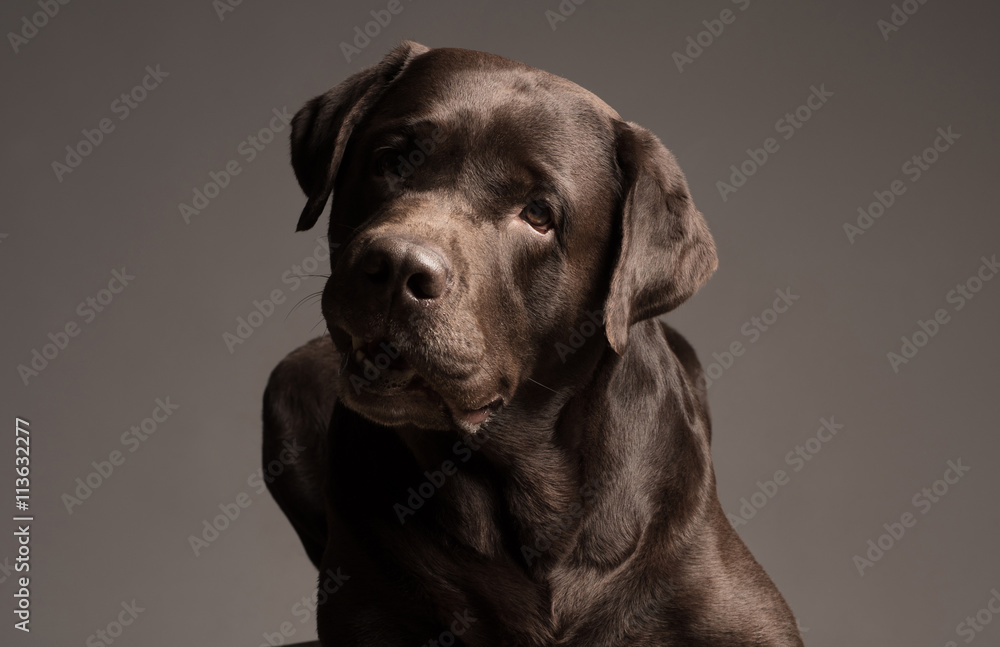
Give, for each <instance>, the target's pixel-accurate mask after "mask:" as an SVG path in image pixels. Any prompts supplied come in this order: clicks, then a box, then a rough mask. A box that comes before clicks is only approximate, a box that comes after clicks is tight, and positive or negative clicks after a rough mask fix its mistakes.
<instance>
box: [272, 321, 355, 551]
mask: <svg viewBox="0 0 1000 647" xmlns="http://www.w3.org/2000/svg"><path fill="white" fill-rule="evenodd" d="M339 362H340V356H339V355H338V353H337V351H336V350H335V348H334V346H333V342H332V341H331V339H330V337H328V336H324V337H319V338H317V339H313V340H312V341H310V342H308V343H306V344H304V345H302V346H300V347H299V348H297V349H295V350H294V351H292V352H291V353H289V354H288V355H287V356H286V357H285V358H284V359H283V360H281V362H279V363H278V365H277V366H276V367H275V368H274V370H273V371H271V377H270V378H269V379H268V382H267V388H265V390H264V403H263V404H264V410H263V423H264V425H263V426H264V442H263V452H262V455H263V470H264V472H266V475H267V476H266V477H265V482H266V484H267V488H268V490H269V491H270V492H271V495H272V496H273V497H274V499H275V501H276V502H277V503H278V506H279V507H280V508H281V509H282V511H283V512H284V513H285V515H286V516H287V517H288V518H289V520H291V522H292V526H293V527H294V528H295V530H296V532H297V533H298V534H299V538H300V539H301V540H302V544H303V545H304V546H305V549H306V553H307V554H308V555H309V558H310V560H312V562H313V564H315V565H316V567H317V568H318V567H319V565H320V562H321V560H322V556H323V550H324V548H325V546H326V541H327V537H326V520H325V517H324V508H325V503H324V499H323V488H322V485H323V482H324V479H325V473H326V468H325V465H326V451H327V434H328V430H329V426H330V418H331V416H332V415H333V407H334V405H335V404H336V402H337V394H336V390H335V384H336V379H335V378H336V375H337V369H338V367H339V365H340V364H339Z"/></svg>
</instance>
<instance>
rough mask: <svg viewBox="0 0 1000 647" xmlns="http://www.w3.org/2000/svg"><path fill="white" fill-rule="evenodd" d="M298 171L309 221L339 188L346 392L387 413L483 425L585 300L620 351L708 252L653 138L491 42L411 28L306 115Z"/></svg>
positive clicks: (533, 371) (303, 221)
mask: <svg viewBox="0 0 1000 647" xmlns="http://www.w3.org/2000/svg"><path fill="white" fill-rule="evenodd" d="M292 165H293V167H294V170H295V175H296V177H297V179H298V181H299V184H300V185H301V187H302V189H303V191H305V193H306V195H307V196H308V203H307V204H306V207H305V209H304V210H303V211H302V215H301V217H300V219H299V223H298V229H299V230H303V229H309V228H310V227H312V226H313V225H315V223H316V221H317V219H318V218H319V216H320V215H321V214H322V212H323V210H324V207H325V205H326V204H327V202H328V201H330V200H331V198H332V209H331V215H330V228H329V238H330V242H331V243H337V244H339V247H338V254H337V255H336V256H335V257H334V260H333V266H332V268H331V269H332V274H331V276H330V278H329V281H328V282H327V284H326V288H325V290H324V292H323V299H322V307H323V316H324V317H325V319H326V322H327V327H328V328H329V331H330V334H331V335H332V337H333V341H334V343H335V344H336V346H337V348H338V350H339V351H340V352H341V353H342V355H343V356H344V358H345V364H344V367H343V369H342V371H341V377H340V379H341V381H342V383H341V384H340V389H339V391H340V394H341V398H342V400H343V401H344V403H345V404H347V405H348V406H349V407H350V408H352V409H354V410H356V411H357V412H359V413H361V414H362V415H364V416H366V417H368V418H370V419H372V420H374V421H376V422H379V423H382V424H386V425H404V424H412V425H416V426H418V427H423V428H434V429H446V428H455V427H457V428H459V429H462V430H465V431H467V432H471V431H475V430H476V429H477V428H478V427H479V426H480V425H481V424H482V423H483V422H484V421H486V420H487V419H488V418H489V417H490V416H491V415H492V414H493V413H494V412H496V411H497V409H498V408H500V407H501V406H502V405H504V404H506V403H510V402H511V400H512V399H513V398H514V397H515V394H516V393H517V392H518V390H519V388H521V387H522V385H524V384H525V383H526V382H527V381H528V380H529V378H532V377H533V376H534V377H538V375H539V371H543V370H549V371H551V370H552V367H553V366H556V365H558V364H559V361H560V359H562V358H560V357H559V353H558V347H559V345H560V343H562V344H566V343H567V341H568V337H569V336H570V335H571V331H573V330H574V328H575V327H576V326H579V325H580V324H581V322H583V321H585V320H586V317H587V314H588V313H594V312H598V313H603V316H602V317H601V318H599V319H598V321H601V320H603V323H604V335H605V337H600V336H599V335H598V336H595V337H598V338H599V340H600V343H601V344H607V343H610V346H611V347H612V348H613V349H614V350H615V351H616V352H618V353H623V352H624V349H625V346H626V344H627V342H628V329H629V326H631V325H632V324H634V323H636V322H638V321H641V320H643V319H648V318H651V317H655V316H657V315H659V314H662V313H664V312H666V311H668V310H671V309H672V308H675V307H676V306H678V305H679V304H680V303H682V302H683V301H684V300H685V299H687V298H688V297H690V296H691V295H692V294H694V292H695V291H696V290H697V289H698V288H699V287H700V286H701V285H702V283H704V282H705V281H706V280H707V279H708V277H709V275H710V274H711V273H712V271H713V270H714V269H715V266H716V256H715V247H714V244H713V241H712V238H711V235H710V234H709V232H708V228H707V226H706V224H705V222H704V220H703V218H702V216H701V214H700V213H698V211H697V210H696V209H695V207H694V205H693V203H692V201H691V197H690V195H689V193H688V188H687V184H686V182H685V180H684V176H683V174H682V173H681V171H680V169H679V168H678V166H677V164H676V162H675V160H674V158H673V156H672V155H671V154H670V153H669V152H668V151H667V150H666V149H665V148H664V147H663V145H662V144H661V143H660V142H659V140H658V139H657V138H656V137H655V136H654V135H653V134H652V133H650V132H649V131H647V130H645V129H644V128H642V127H640V126H638V125H636V124H633V123H626V122H623V121H622V120H621V118H620V117H619V116H618V114H617V113H616V112H615V111H614V110H612V109H611V108H609V107H608V106H607V105H606V104H604V103H603V102H602V101H601V100H600V99H598V98H597V97H595V96H594V95H593V94H591V93H589V92H587V91H586V90H584V89H583V88H580V87H579V86H577V85H575V84H573V83H571V82H569V81H566V80H565V79H562V78H559V77H556V76H553V75H551V74H548V73H546V72H542V71H540V70H537V69H534V68H531V67H528V66H526V65H523V64H520V63H516V62H514V61H510V60H508V59H505V58H501V57H499V56H493V55H490V54H484V53H480V52H473V51H467V50H458V49H434V50H430V49H428V48H426V47H424V46H422V45H419V44H416V43H411V42H404V43H403V44H402V45H400V46H399V47H397V48H396V49H394V50H393V51H392V52H390V53H389V54H388V56H386V57H385V59H384V60H383V61H382V62H381V63H379V64H377V65H375V66H373V67H371V68H368V69H366V70H363V71H361V72H358V73H356V74H355V75H353V76H351V77H350V78H348V79H347V80H346V81H344V82H343V83H341V84H340V85H338V86H336V87H335V88H333V89H332V90H330V91H329V92H327V93H326V94H323V95H321V96H318V97H316V98H314V99H313V100H311V101H310V102H309V103H307V104H306V106H305V107H303V108H302V109H301V110H300V111H299V112H298V114H296V116H295V119H294V121H293V124H292ZM591 318H593V315H591ZM605 338H606V341H605ZM591 343H598V342H596V341H593V342H591ZM564 347H565V346H564ZM566 370H568V367H567V366H564V367H563V368H562V371H563V372H565V371H566Z"/></svg>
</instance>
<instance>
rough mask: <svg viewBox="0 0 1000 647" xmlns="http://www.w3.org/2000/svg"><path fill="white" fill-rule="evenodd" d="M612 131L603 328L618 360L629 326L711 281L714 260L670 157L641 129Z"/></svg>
mask: <svg viewBox="0 0 1000 647" xmlns="http://www.w3.org/2000/svg"><path fill="white" fill-rule="evenodd" d="M617 129H618V133H617V155H618V165H619V167H620V168H621V171H622V174H623V176H624V182H623V189H622V190H623V192H624V200H623V202H622V205H623V206H622V217H621V228H620V229H621V247H620V248H619V251H618V260H617V262H616V264H615V268H614V272H613V274H612V275H611V288H610V290H609V292H608V299H607V303H606V304H605V306H604V323H605V331H606V333H607V336H608V341H609V342H610V343H611V347H612V348H614V349H615V352H617V353H618V354H619V355H620V354H622V353H623V352H624V351H625V344H626V343H627V342H628V329H629V327H630V326H631V325H632V324H634V323H636V322H639V321H642V320H644V319H649V318H651V317H655V316H657V315H660V314H663V313H664V312H668V311H670V310H673V309H674V308H676V307H677V306H679V305H680V304H681V303H683V302H684V301H686V300H687V299H688V298H689V297H690V296H691V295H693V294H694V293H695V292H696V291H697V290H698V288H700V287H701V286H702V284H704V283H705V281H707V280H708V277H709V276H711V275H712V272H714V271H715V268H716V267H717V266H718V259H717V258H716V255H715V242H714V241H713V240H712V235H711V233H709V231H708V225H707V224H706V223H705V219H704V218H703V217H702V215H701V213H699V212H698V210H697V209H696V208H695V206H694V202H693V201H692V200H691V195H690V192H689V191H688V185H687V181H686V180H685V179H684V174H683V173H682V172H681V169H680V167H679V166H678V165H677V160H676V159H674V156H673V155H672V154H671V153H670V151H668V150H667V149H666V148H665V147H664V146H663V144H662V143H660V140H659V139H657V138H656V135H654V134H653V133H651V132H649V131H648V130H646V129H645V128H643V127H642V126H639V125H637V124H633V123H624V122H620V123H618V124H617Z"/></svg>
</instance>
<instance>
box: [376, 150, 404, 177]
mask: <svg viewBox="0 0 1000 647" xmlns="http://www.w3.org/2000/svg"><path fill="white" fill-rule="evenodd" d="M398 157H399V153H397V152H396V151H395V150H394V149H385V148H383V149H381V150H379V151H376V152H375V155H374V157H373V158H372V173H374V174H375V175H377V176H379V177H384V176H386V175H398V174H399V171H398V166H399V160H398V159H397V158H398Z"/></svg>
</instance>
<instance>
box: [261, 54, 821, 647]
mask: <svg viewBox="0 0 1000 647" xmlns="http://www.w3.org/2000/svg"><path fill="white" fill-rule="evenodd" d="M292 164H293V166H294V169H295V174H296V177H297V178H298V181H299V184H300V185H301V186H302V189H303V190H304V191H305V193H306V195H307V196H308V198H309V199H308V204H307V205H306V207H305V210H304V211H303V212H302V216H301V218H300V220H299V224H298V229H299V230H303V229H308V228H310V227H312V226H313V225H314V224H315V223H316V221H317V219H318V218H319V217H320V215H321V213H322V211H323V210H324V207H325V205H326V204H327V202H329V201H331V199H332V210H331V213H330V228H329V239H330V243H331V246H332V245H333V244H336V245H338V247H337V248H336V252H335V255H334V257H333V258H332V261H331V264H332V268H331V269H332V274H331V275H330V278H329V281H328V282H327V284H326V288H325V290H324V292H323V299H322V309H323V316H324V317H325V319H326V322H327V327H328V329H329V332H330V336H329V337H323V338H320V339H317V340H314V341H312V342H310V343H309V344H307V345H306V346H304V347H302V348H300V349H299V350H297V351H295V352H293V353H292V354H290V355H289V356H288V358H286V359H285V360H284V361H283V362H282V363H281V364H280V365H279V366H278V367H277V368H276V369H275V371H274V373H273V374H272V376H271V380H270V382H269V384H268V387H267V391H266V393H265V402H264V434H265V436H264V449H265V452H264V453H265V463H271V462H272V461H274V460H278V459H279V457H280V455H281V454H280V452H281V449H282V444H283V442H284V441H287V440H290V439H294V440H296V442H298V443H299V444H302V445H305V446H306V447H307V448H308V449H307V451H306V452H304V455H303V457H301V458H299V459H297V460H296V461H295V462H293V463H292V464H290V465H288V466H287V469H286V470H285V471H284V473H283V474H282V475H281V476H280V477H278V478H275V479H274V480H272V481H271V483H270V486H271V491H272V492H273V494H274V497H275V499H276V500H277V501H278V503H279V504H280V505H281V507H282V509H283V510H284V512H285V513H286V514H287V516H288V517H289V519H290V520H291V522H292V524H293V525H294V526H295V529H296V531H297V532H298V534H299V536H300V537H301V539H302V542H303V544H304V545H305V548H306V551H307V552H308V554H309V556H310V558H311V559H312V560H313V562H314V563H315V564H316V565H317V566H318V567H319V568H320V572H321V577H320V585H321V594H320V608H319V612H318V623H319V635H320V639H321V641H322V644H323V645H327V646H333V645H350V646H356V645H357V646H360V645H373V646H374V645H378V646H380V647H383V646H390V647H392V646H397V645H398V646H403V645H406V646H410V645H419V644H441V645H451V644H455V645H467V646H469V647H472V646H480V645H483V646H486V645H488V646H496V645H518V646H526V647H527V646H537V647H542V646H550V645H560V646H567V647H568V646H571V645H572V646H581V647H582V646H605V645H606V646H609V647H610V646H612V645H631V646H646V645H684V646H687V647H690V646H693V645H718V646H726V647H736V646H744V645H745V646H750V645H758V646H760V645H768V646H771V645H801V644H802V642H801V639H800V638H799V635H798V632H797V630H796V626H795V621H794V619H793V617H792V614H791V612H790V611H789V609H788V607H787V605H786V604H785V602H784V600H783V599H782V597H781V595H780V594H779V593H778V591H777V590H776V589H775V587H774V585H773V584H772V583H771V581H770V579H768V577H767V575H766V574H765V573H764V572H763V570H762V569H761V568H760V566H758V564H757V562H756V561H755V560H754V559H753V557H752V556H751V555H750V553H749V552H748V551H747V549H746V547H745V546H744V545H743V543H742V542H741V541H740V539H739V537H738V536H737V534H736V533H735V532H734V530H733V529H732V527H731V526H730V524H729V522H728V521H727V520H726V517H725V515H724V514H723V511H722V508H721V506H720V505H719V501H718V497H717V495H716V490H715V477H714V473H713V471H712V462H711V457H710V453H709V439H710V422H709V415H708V408H707V400H706V395H705V389H704V380H703V379H702V377H701V367H700V366H699V364H698V360H697V359H696V357H695V354H694V351H692V349H691V347H690V346H689V345H688V344H687V343H686V342H685V341H684V339H683V338H682V337H681V336H680V335H679V334H677V333H676V332H674V331H673V330H672V329H670V328H668V327H667V326H666V325H664V324H662V323H661V322H659V321H657V320H656V319H655V317H657V316H658V315H661V314H663V313H665V312H667V311H669V310H671V309H673V308H675V307H677V306H678V305H680V304H681V303H682V302H683V301H684V300H686V299H687V298H688V297H690V296H691V295H692V294H693V293H694V292H695V291H696V290H697V289H698V288H699V287H700V286H701V285H702V283H704V282H705V281H706V280H707V279H708V277H709V275H711V273H712V272H713V270H714V269H715V267H716V256H715V247H714V243H713V241H712V237H711V235H710V234H709V231H708V227H707V226H706V224H705V221H704V220H703V218H702V216H701V214H700V213H699V212H698V211H697V210H696V209H695V207H694V204H693V203H692V201H691V197H690V195H689V193H688V187H687V184H686V182H685V180H684V176H683V175H682V174H681V171H680V169H679V168H678V166H677V164H676V162H675V161H674V158H673V156H672V155H671V154H670V153H669V152H668V151H667V150H666V149H665V148H664V147H663V145H662V144H661V143H660V142H659V140H658V139H657V138H656V137H655V136H654V135H653V134H652V133H650V132H649V131H647V130H645V129H644V128H642V127H640V126H638V125H636V124H633V123H628V122H625V121H622V119H621V118H620V117H619V116H618V114H617V113H616V112H615V111H614V110H612V109H611V108H609V107H608V106H607V105H606V104H604V103H603V102H602V101H601V100H600V99H598V98H597V97H595V96H594V95H592V94H591V93H589V92H587V91H586V90H584V89H582V88H580V87H578V86H576V85H574V84H573V83H570V82H569V81H566V80H564V79H561V78H559V77H556V76H553V75H551V74H547V73H545V72H542V71H540V70H537V69H534V68H531V67H528V66H526V65H522V64H520V63H516V62H514V61H510V60H507V59H504V58H500V57H498V56H492V55H489V54H483V53H480V52H472V51H465V50H457V49H435V50H429V49H428V48H426V47H423V46H421V45H418V44H416V43H410V42H407V43H403V44H402V45H400V46H399V47H397V48H396V49H394V50H393V51H392V52H391V53H390V54H389V55H388V56H387V57H386V58H385V59H384V60H383V61H382V62H381V63H379V64H378V65H376V66H374V67H372V68H369V69H366V70H364V71H361V72H358V73H357V74H355V75H353V76H351V77H350V78H348V79H347V80H346V81H344V82H343V83H341V84H340V85H338V86H337V87H335V88H333V89H332V90H330V91H329V92H327V93H326V94H324V95H322V96H319V97H316V98H315V99H313V100H312V101H310V102H309V103H308V104H307V105H306V106H305V107H304V108H303V109H302V110H300V111H299V113H298V114H297V115H296V116H295V120H294V122H293V133H292ZM432 641H437V642H432Z"/></svg>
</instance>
